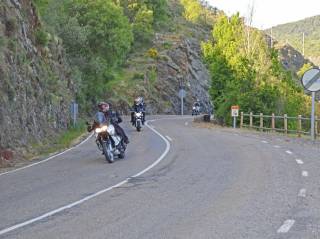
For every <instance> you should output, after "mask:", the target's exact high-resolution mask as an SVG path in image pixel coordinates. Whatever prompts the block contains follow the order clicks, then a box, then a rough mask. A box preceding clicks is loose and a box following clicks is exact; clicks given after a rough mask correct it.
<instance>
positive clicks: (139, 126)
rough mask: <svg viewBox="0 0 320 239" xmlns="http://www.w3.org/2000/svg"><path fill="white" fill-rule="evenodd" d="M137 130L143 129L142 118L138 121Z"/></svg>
mask: <svg viewBox="0 0 320 239" xmlns="http://www.w3.org/2000/svg"><path fill="white" fill-rule="evenodd" d="M137 131H138V132H140V131H141V121H140V120H138V121H137Z"/></svg>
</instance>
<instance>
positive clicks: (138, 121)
mask: <svg viewBox="0 0 320 239" xmlns="http://www.w3.org/2000/svg"><path fill="white" fill-rule="evenodd" d="M143 120H144V119H143V112H142V111H140V112H135V111H134V112H133V125H134V127H136V129H137V131H138V132H140V131H141V128H142V125H143Z"/></svg>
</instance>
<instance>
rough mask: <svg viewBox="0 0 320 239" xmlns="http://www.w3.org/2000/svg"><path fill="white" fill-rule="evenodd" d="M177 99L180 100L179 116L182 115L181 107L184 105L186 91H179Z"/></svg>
mask: <svg viewBox="0 0 320 239" xmlns="http://www.w3.org/2000/svg"><path fill="white" fill-rule="evenodd" d="M179 97H180V99H181V115H183V105H184V102H183V100H184V97H186V91H185V90H184V89H182V88H181V89H180V90H179Z"/></svg>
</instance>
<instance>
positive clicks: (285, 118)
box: [283, 114, 288, 134]
mask: <svg viewBox="0 0 320 239" xmlns="http://www.w3.org/2000/svg"><path fill="white" fill-rule="evenodd" d="M283 120H284V122H283V123H284V132H285V134H288V115H287V114H284V117H283Z"/></svg>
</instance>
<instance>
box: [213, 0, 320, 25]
mask: <svg viewBox="0 0 320 239" xmlns="http://www.w3.org/2000/svg"><path fill="white" fill-rule="evenodd" d="M208 2H209V4H210V5H211V6H213V7H217V8H218V9H221V10H223V11H224V12H225V13H226V14H227V15H231V14H233V13H236V12H240V15H241V16H244V17H247V16H249V14H248V13H249V9H250V6H252V5H253V6H254V15H253V22H252V25H253V26H254V27H257V28H259V29H266V28H270V27H271V26H276V25H279V24H283V23H288V22H293V21H298V20H302V19H304V18H307V17H312V16H316V15H320V0H208Z"/></svg>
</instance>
